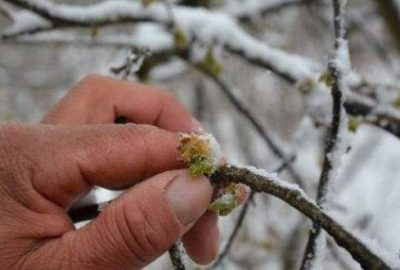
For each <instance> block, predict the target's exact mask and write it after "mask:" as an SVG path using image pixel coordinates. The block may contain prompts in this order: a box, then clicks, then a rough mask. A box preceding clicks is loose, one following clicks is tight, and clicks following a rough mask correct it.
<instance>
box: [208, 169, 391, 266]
mask: <svg viewBox="0 0 400 270" xmlns="http://www.w3.org/2000/svg"><path fill="white" fill-rule="evenodd" d="M211 181H212V182H214V183H224V182H235V183H242V184H245V185H247V186H249V187H250V188H252V189H253V190H255V191H258V192H265V193H268V194H270V195H273V196H275V197H277V198H279V199H281V200H283V201H285V202H286V203H288V204H289V205H291V206H292V207H294V208H295V209H297V210H298V211H300V212H301V213H302V214H304V215H305V216H307V217H308V218H310V219H311V220H312V221H313V222H314V223H316V224H319V225H320V226H321V227H322V228H323V229H324V230H325V231H326V232H327V233H328V234H329V235H330V236H332V237H333V238H334V239H335V241H336V243H337V244H338V245H339V246H341V247H343V248H344V249H346V250H347V251H348V252H349V253H350V254H351V256H352V257H353V259H355V260H356V261H357V262H358V263H360V265H361V266H362V267H363V268H364V269H392V267H393V266H392V265H391V264H392V262H391V260H390V259H387V258H383V257H381V256H383V255H381V254H379V255H378V252H377V251H375V250H372V249H370V248H369V246H368V245H367V244H366V243H363V241H361V240H360V239H358V238H357V237H356V236H354V235H353V234H352V233H350V232H349V231H347V230H346V229H345V228H344V227H343V226H341V225H340V224H339V223H338V222H336V221H335V220H334V219H333V218H332V217H330V216H329V215H328V214H326V213H325V212H324V210H322V209H321V208H320V207H318V206H317V205H316V204H315V203H314V202H313V201H312V200H311V199H310V198H308V197H307V195H305V193H304V191H303V190H301V189H300V188H299V187H298V186H297V185H294V184H290V183H287V182H284V181H282V180H280V179H279V178H277V177H276V175H275V174H270V173H266V172H265V171H263V170H259V169H254V168H253V167H247V168H238V167H221V168H219V169H218V170H217V172H215V173H214V174H213V175H212V176H211ZM389 260H390V261H389Z"/></svg>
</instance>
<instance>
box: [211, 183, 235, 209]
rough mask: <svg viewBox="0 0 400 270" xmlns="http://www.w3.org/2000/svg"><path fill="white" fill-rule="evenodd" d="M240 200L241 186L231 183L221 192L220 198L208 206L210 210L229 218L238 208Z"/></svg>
mask: <svg viewBox="0 0 400 270" xmlns="http://www.w3.org/2000/svg"><path fill="white" fill-rule="evenodd" d="M239 198H240V190H239V186H238V185H237V184H235V183H229V184H228V185H227V186H226V187H224V188H222V189H220V190H219V194H218V198H217V199H215V200H214V201H213V202H212V203H211V204H210V205H209V206H208V209H209V210H212V211H214V212H216V213H218V215H220V216H227V215H229V214H230V213H231V212H232V211H233V210H234V209H235V208H236V207H237V206H238V204H239Z"/></svg>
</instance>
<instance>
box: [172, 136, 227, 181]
mask: <svg viewBox="0 0 400 270" xmlns="http://www.w3.org/2000/svg"><path fill="white" fill-rule="evenodd" d="M178 150H179V152H180V159H181V160H182V161H183V162H185V163H186V164H187V165H188V166H189V173H190V174H191V175H193V176H199V175H211V174H213V173H214V172H215V171H216V170H217V169H218V165H219V163H220V161H221V158H222V155H221V151H220V146H219V144H218V142H217V140H216V139H215V138H214V136H212V135H211V134H209V133H206V132H194V133H190V134H188V133H183V134H180V144H179V147H178Z"/></svg>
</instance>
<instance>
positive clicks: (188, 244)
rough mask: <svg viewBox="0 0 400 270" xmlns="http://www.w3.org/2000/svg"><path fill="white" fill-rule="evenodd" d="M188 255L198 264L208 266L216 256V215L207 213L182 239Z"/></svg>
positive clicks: (217, 244) (217, 231)
mask: <svg viewBox="0 0 400 270" xmlns="http://www.w3.org/2000/svg"><path fill="white" fill-rule="evenodd" d="M182 240H183V244H184V247H185V249H186V251H187V253H188V255H189V256H190V257H191V258H192V259H193V260H194V261H195V262H197V263H198V264H203V265H205V264H208V263H210V262H211V261H212V260H214V259H215V257H216V256H217V254H218V248H219V230H218V215H217V214H216V213H215V212H211V211H207V212H206V213H205V214H204V215H203V216H202V217H201V218H200V219H199V221H197V222H196V224H195V225H194V226H193V227H192V228H191V230H190V231H189V232H187V233H186V234H185V235H184V236H183V238H182Z"/></svg>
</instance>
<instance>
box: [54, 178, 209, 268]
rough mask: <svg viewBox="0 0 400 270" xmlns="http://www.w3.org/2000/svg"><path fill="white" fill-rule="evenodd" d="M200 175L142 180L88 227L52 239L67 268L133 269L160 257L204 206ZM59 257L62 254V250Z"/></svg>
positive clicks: (203, 180)
mask: <svg viewBox="0 0 400 270" xmlns="http://www.w3.org/2000/svg"><path fill="white" fill-rule="evenodd" d="M212 192H213V189H212V186H211V184H210V182H209V181H208V179H207V178H206V177H196V178H194V177H191V176H189V175H188V173H187V170H175V171H169V172H165V173H162V174H159V175H157V176H154V177H152V178H150V179H148V180H146V181H143V182H141V183H139V184H138V185H136V186H135V187H133V188H132V189H131V190H129V191H128V192H127V193H125V194H124V195H122V196H121V197H120V198H118V199H117V200H116V201H114V202H112V203H111V204H110V205H108V206H107V207H106V208H105V209H104V211H103V212H102V213H101V214H100V216H99V217H98V218H97V219H96V220H95V221H93V222H92V223H90V224H89V225H88V226H86V227H84V228H82V229H79V230H77V231H71V232H68V233H66V234H65V235H63V236H62V238H61V239H58V240H57V241H56V244H57V246H58V247H57V249H58V250H60V249H61V250H60V252H57V253H58V254H68V261H69V263H70V264H71V265H70V266H69V267H67V268H68V269H139V268H142V267H144V266H146V265H148V264H149V263H150V262H152V261H153V260H155V259H156V258H157V257H159V256H161V255H162V254H163V253H164V252H166V251H167V250H168V248H169V247H170V246H171V245H172V244H173V243H174V242H176V241H177V240H178V239H179V238H180V237H181V236H182V234H183V233H185V232H186V231H187V230H188V227H190V224H192V223H193V222H194V221H196V220H197V219H198V218H200V217H201V215H202V214H203V213H204V212H205V211H206V209H207V206H208V204H209V202H210V200H211V197H212ZM63 256H64V258H65V255H63Z"/></svg>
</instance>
